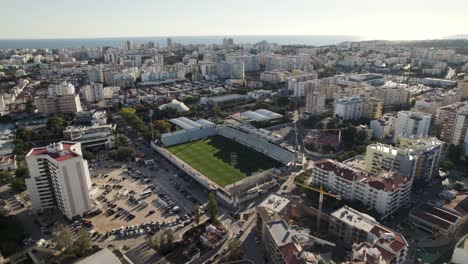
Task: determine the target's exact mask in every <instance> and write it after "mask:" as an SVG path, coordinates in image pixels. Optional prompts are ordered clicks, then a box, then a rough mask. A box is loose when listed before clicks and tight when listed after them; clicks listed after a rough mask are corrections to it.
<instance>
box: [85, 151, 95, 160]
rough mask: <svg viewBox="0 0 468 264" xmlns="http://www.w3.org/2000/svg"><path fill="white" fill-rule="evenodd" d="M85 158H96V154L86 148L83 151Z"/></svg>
mask: <svg viewBox="0 0 468 264" xmlns="http://www.w3.org/2000/svg"><path fill="white" fill-rule="evenodd" d="M83 159H85V160H92V159H94V155H93V153H92V152H90V151H86V150H84V151H83Z"/></svg>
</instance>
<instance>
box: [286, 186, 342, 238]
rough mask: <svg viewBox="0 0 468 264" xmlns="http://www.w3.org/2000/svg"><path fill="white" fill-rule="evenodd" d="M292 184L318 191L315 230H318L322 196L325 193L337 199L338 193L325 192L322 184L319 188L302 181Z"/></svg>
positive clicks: (339, 198) (338, 198)
mask: <svg viewBox="0 0 468 264" xmlns="http://www.w3.org/2000/svg"><path fill="white" fill-rule="evenodd" d="M294 184H296V185H297V186H300V187H302V188H305V189H308V190H311V191H314V192H318V193H319V206H318V215H317V232H320V221H321V218H322V204H323V196H324V195H326V196H329V197H332V198H335V199H337V200H341V196H340V195H335V194H331V193H329V192H326V191H325V190H324V189H323V186H322V185H320V188H316V187H313V186H310V185H306V184H302V183H299V182H295V183H294Z"/></svg>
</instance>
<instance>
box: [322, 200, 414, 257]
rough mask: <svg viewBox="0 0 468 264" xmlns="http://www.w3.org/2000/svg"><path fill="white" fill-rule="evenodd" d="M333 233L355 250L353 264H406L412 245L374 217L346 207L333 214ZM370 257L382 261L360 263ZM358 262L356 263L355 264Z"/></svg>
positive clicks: (331, 217)
mask: <svg viewBox="0 0 468 264" xmlns="http://www.w3.org/2000/svg"><path fill="white" fill-rule="evenodd" d="M329 234H330V235H331V236H333V237H334V238H336V239H337V240H341V241H343V242H344V244H345V246H346V247H347V248H352V262H351V263H355V262H356V263H387V264H389V263H395V264H400V263H405V261H406V257H407V253H408V242H407V241H406V239H405V238H404V237H403V235H402V234H400V233H398V232H396V231H394V230H391V229H390V228H388V227H386V226H383V225H381V224H379V223H378V222H377V221H376V220H375V219H374V218H372V217H371V216H369V215H367V214H364V213H361V212H359V211H357V210H354V209H353V208H351V207H347V206H344V207H342V208H340V209H338V210H336V211H335V212H333V213H332V214H331V215H330V225H329ZM367 258H369V259H372V260H379V259H380V260H381V261H379V262H360V261H365V260H366V259H367ZM354 261H355V262H354Z"/></svg>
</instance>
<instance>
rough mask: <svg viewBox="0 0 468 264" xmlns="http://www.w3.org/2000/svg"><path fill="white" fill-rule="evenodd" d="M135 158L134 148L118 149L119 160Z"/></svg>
mask: <svg viewBox="0 0 468 264" xmlns="http://www.w3.org/2000/svg"><path fill="white" fill-rule="evenodd" d="M134 156H135V149H133V148H132V147H119V148H118V149H117V159H118V160H122V161H124V160H129V159H131V158H133V157H134Z"/></svg>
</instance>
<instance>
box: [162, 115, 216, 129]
mask: <svg viewBox="0 0 468 264" xmlns="http://www.w3.org/2000/svg"><path fill="white" fill-rule="evenodd" d="M169 122H171V123H173V124H174V125H176V126H179V127H181V128H183V129H192V128H200V127H208V126H214V124H213V123H212V122H210V121H208V120H206V119H200V120H198V121H196V122H195V121H193V120H190V119H188V118H186V117H178V118H172V119H170V120H169Z"/></svg>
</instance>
